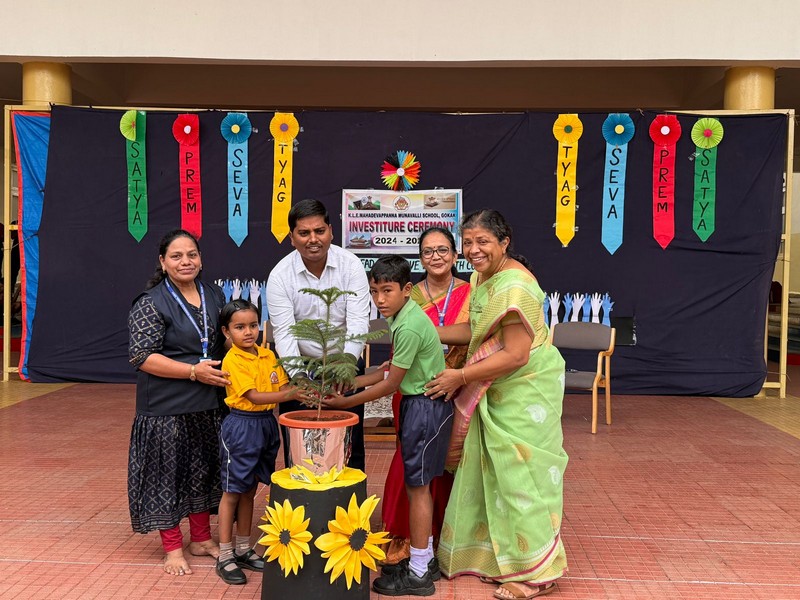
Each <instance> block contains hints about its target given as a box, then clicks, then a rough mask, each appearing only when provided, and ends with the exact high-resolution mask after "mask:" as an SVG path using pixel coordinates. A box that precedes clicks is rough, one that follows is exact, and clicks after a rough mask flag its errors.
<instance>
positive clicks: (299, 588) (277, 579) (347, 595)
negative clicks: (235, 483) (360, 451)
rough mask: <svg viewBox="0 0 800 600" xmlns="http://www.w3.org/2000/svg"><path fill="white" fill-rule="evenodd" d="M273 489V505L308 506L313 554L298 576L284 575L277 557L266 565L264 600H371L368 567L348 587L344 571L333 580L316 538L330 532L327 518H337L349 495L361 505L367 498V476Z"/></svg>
mask: <svg viewBox="0 0 800 600" xmlns="http://www.w3.org/2000/svg"><path fill="white" fill-rule="evenodd" d="M271 488H272V489H271V490H270V505H274V504H275V503H276V502H277V503H280V504H283V501H284V500H287V499H288V500H289V503H290V504H291V505H292V507H293V508H296V507H298V506H301V505H303V506H305V511H306V518H307V519H310V522H309V524H308V530H309V531H310V532H311V535H312V536H313V537H312V538H311V541H310V542H309V543H308V545H309V547H310V549H311V554H308V555H306V556H305V557H304V563H303V568H302V569H300V570H299V571H298V573H297V575H295V574H294V573H291V572H290V573H289V575H288V576H284V573H283V569H281V568H280V565H279V564H278V561H277V560H274V561H272V562H268V563H267V564H266V566H265V567H264V583H263V585H262V586H261V599H262V600H276V599H278V600H290V599H292V598H298V599H299V598H302V599H303V600H311V599H316V598H319V599H320V600H322V599H324V600H369V569H367V568H366V567H362V568H361V583H360V584H359V583H356V582H355V580H354V581H353V583H352V585H351V586H350V589H349V590H348V589H347V584H346V582H345V576H344V573H343V574H342V575H340V576H339V578H338V579H336V581H334V582H333V583H330V575H331V574H330V572H328V573H325V572H324V571H325V564H326V563H327V560H328V559H326V558H322V553H321V552H320V550H319V549H318V548H317V547H316V546H314V541H315V540H316V539H317V538H318V537H319V536H321V535H322V534H324V533H327V532H328V521H331V520H333V519H335V518H336V507H337V506H341V507H342V508H344V509H345V510H347V506H348V504H349V503H350V497H351V496H352V495H353V494H355V495H356V499H357V500H358V503H359V505H360V504H361V503H362V502H363V501H364V500H366V498H367V481H366V479H365V480H363V481H360V482H358V483H355V484H353V485H349V486H346V487H335V488H330V489H327V490H324V491H310V490H304V489H298V490H290V489H286V488H282V487H280V486H279V485H278V484H276V483H273V484H272V486H271Z"/></svg>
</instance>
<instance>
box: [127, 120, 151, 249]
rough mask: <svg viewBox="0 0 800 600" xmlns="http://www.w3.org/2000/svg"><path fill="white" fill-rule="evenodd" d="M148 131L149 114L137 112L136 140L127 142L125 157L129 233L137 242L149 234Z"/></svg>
mask: <svg viewBox="0 0 800 600" xmlns="http://www.w3.org/2000/svg"><path fill="white" fill-rule="evenodd" d="M146 131H147V113H145V112H144V111H143V110H140V111H136V140H134V141H131V140H126V141H125V146H126V147H125V157H126V159H127V162H128V231H129V232H130V234H131V235H132V236H133V237H134V238H135V239H136V241H137V242H141V241H142V238H143V237H144V236H145V234H146V233H147V164H146V162H147V161H146V159H145V157H146V155H145V132H146Z"/></svg>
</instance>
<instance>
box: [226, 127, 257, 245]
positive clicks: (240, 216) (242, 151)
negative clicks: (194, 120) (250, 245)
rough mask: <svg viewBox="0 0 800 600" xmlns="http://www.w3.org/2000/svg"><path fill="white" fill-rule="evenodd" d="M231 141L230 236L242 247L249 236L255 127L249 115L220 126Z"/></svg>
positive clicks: (229, 184)
mask: <svg viewBox="0 0 800 600" xmlns="http://www.w3.org/2000/svg"><path fill="white" fill-rule="evenodd" d="M219 130H220V133H221V134H222V137H223V138H224V139H225V141H226V142H228V235H229V236H231V239H232V240H233V241H234V242H236V245H237V246H241V245H242V242H244V240H245V238H246V237H247V234H248V227H247V217H248V213H249V205H250V200H249V193H248V187H249V186H248V181H249V178H248V143H247V140H248V139H249V138H250V134H251V133H252V131H253V126H252V125H251V124H250V119H249V118H248V117H247V114H245V113H237V112H231V113H228V114H227V115H226V116H225V118H224V119H222V123H220V126H219Z"/></svg>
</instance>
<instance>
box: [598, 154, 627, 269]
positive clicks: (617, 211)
mask: <svg viewBox="0 0 800 600" xmlns="http://www.w3.org/2000/svg"><path fill="white" fill-rule="evenodd" d="M627 163H628V144H623V145H621V146H614V145H612V144H608V143H607V144H606V160H605V172H604V174H603V225H602V234H601V240H602V242H603V246H605V247H606V249H607V250H608V251H609V253H611V254H614V252H616V251H617V249H618V248H619V247H620V246H621V245H622V226H623V221H624V217H625V169H626V166H627Z"/></svg>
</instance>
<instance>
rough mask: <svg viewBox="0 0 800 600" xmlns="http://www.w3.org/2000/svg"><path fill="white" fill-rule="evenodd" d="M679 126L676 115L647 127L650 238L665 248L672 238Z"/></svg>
mask: <svg viewBox="0 0 800 600" xmlns="http://www.w3.org/2000/svg"><path fill="white" fill-rule="evenodd" d="M680 136H681V125H680V123H679V122H678V118H677V117H676V116H675V115H658V116H657V117H656V118H655V119H654V120H653V122H652V123H651V124H650V138H651V139H652V140H653V142H654V144H655V145H654V147H653V237H654V238H655V240H656V242H658V245H659V246H661V247H662V248H664V249H666V248H667V246H669V245H670V243H671V242H672V240H673V239H674V238H675V144H676V142H677V141H678V138H680Z"/></svg>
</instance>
